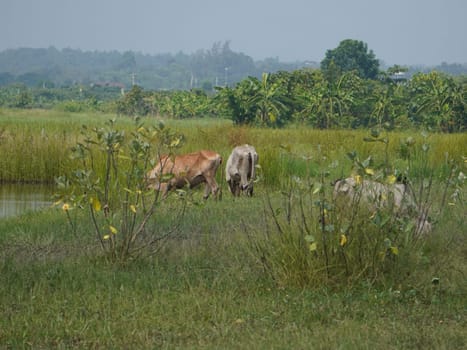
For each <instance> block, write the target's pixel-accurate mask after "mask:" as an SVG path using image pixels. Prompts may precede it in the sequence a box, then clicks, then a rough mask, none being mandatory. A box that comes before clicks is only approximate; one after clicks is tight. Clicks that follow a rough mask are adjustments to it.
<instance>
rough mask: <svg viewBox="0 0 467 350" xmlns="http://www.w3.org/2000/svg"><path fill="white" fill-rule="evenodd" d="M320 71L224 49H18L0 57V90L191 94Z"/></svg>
mask: <svg viewBox="0 0 467 350" xmlns="http://www.w3.org/2000/svg"><path fill="white" fill-rule="evenodd" d="M305 66H306V67H310V66H311V67H315V68H317V67H318V66H319V64H318V63H316V62H296V63H283V62H279V60H278V59H274V58H270V59H265V60H262V61H254V60H253V59H252V58H251V57H249V56H247V55H245V54H243V53H236V52H233V51H232V50H231V49H230V47H229V44H228V43H224V44H220V43H218V44H214V46H213V48H212V49H211V50H199V51H197V52H196V53H194V54H190V55H187V54H184V53H183V52H179V53H177V54H159V55H146V54H142V53H138V52H132V51H126V52H117V51H110V52H99V51H81V50H74V49H63V50H57V49H56V48H54V47H49V48H47V49H43V48H21V49H11V50H5V51H2V52H0V86H5V85H9V84H12V83H22V84H25V85H27V86H31V87H35V86H55V87H58V86H70V85H75V84H83V85H92V84H100V85H102V84H104V85H105V84H109V85H119V84H123V85H125V86H131V85H132V84H133V83H137V84H138V85H140V86H142V87H143V88H146V89H190V88H202V87H205V88H209V86H211V87H212V86H216V85H218V86H224V85H226V84H228V85H232V84H234V83H236V82H238V81H240V80H242V79H244V78H246V77H248V76H256V77H260V76H261V74H262V73H263V72H276V71H280V70H287V71H291V70H295V69H299V68H302V67H305Z"/></svg>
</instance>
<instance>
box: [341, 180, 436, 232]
mask: <svg viewBox="0 0 467 350" xmlns="http://www.w3.org/2000/svg"><path fill="white" fill-rule="evenodd" d="M333 196H334V199H335V200H336V201H341V200H342V201H344V203H345V205H346V206H352V205H355V204H357V203H359V202H361V203H363V204H365V205H368V206H369V207H370V209H372V210H376V209H381V208H389V209H392V210H393V212H394V213H395V214H400V215H409V216H410V217H413V218H415V225H416V234H417V235H425V234H428V233H429V232H431V223H430V222H429V221H428V219H427V213H426V211H423V210H420V208H419V207H418V206H417V204H416V203H415V200H414V197H413V193H412V191H411V190H410V188H409V186H408V185H407V184H406V183H394V184H383V183H380V182H376V181H372V180H360V181H357V179H356V178H354V177H348V178H346V179H343V180H337V181H336V182H335V183H334V192H333ZM340 203H342V202H340Z"/></svg>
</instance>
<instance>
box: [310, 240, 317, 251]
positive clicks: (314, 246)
mask: <svg viewBox="0 0 467 350" xmlns="http://www.w3.org/2000/svg"><path fill="white" fill-rule="evenodd" d="M308 248H309V249H310V252H314V251H316V249H318V245H317V244H316V242H313V243H310V245H309V247H308Z"/></svg>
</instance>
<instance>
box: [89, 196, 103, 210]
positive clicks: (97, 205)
mask: <svg viewBox="0 0 467 350" xmlns="http://www.w3.org/2000/svg"><path fill="white" fill-rule="evenodd" d="M91 204H92V207H93V208H94V210H95V211H100V210H101V202H100V201H99V199H97V198H94V197H92V198H91Z"/></svg>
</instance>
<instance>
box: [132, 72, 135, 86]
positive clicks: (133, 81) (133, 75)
mask: <svg viewBox="0 0 467 350" xmlns="http://www.w3.org/2000/svg"><path fill="white" fill-rule="evenodd" d="M131 85H133V86H135V85H136V74H135V73H131Z"/></svg>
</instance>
